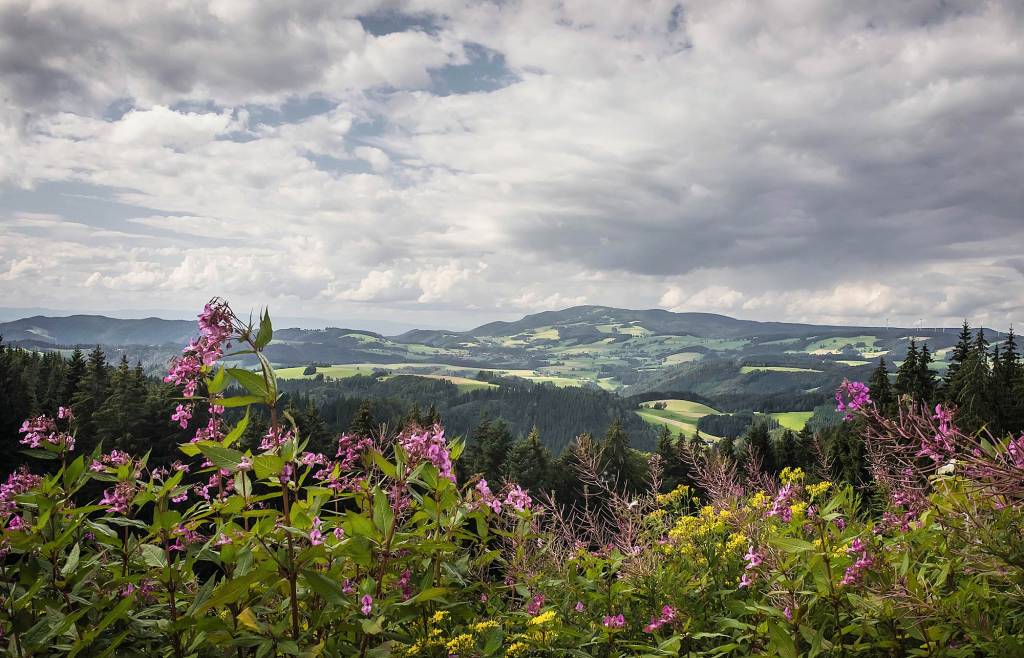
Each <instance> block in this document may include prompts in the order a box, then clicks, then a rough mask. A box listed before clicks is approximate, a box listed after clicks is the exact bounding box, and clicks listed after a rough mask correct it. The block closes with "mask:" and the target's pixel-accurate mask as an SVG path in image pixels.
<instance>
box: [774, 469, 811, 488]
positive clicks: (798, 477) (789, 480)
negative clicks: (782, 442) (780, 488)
mask: <svg viewBox="0 0 1024 658" xmlns="http://www.w3.org/2000/svg"><path fill="white" fill-rule="evenodd" d="M805 477H807V476H806V475H805V474H804V469H802V468H799V467H797V468H790V467H789V466H787V467H786V468H784V469H782V472H781V473H779V480H781V481H782V484H797V483H800V482H803V481H804V478H805Z"/></svg>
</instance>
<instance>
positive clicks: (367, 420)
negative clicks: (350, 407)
mask: <svg viewBox="0 0 1024 658" xmlns="http://www.w3.org/2000/svg"><path fill="white" fill-rule="evenodd" d="M378 429H379V427H378V426H377V421H376V420H375V419H374V417H373V404H372V403H371V402H370V400H363V402H362V403H361V404H360V405H359V411H357V412H356V417H355V418H354V419H353V420H352V424H351V425H349V427H348V432H349V434H352V435H354V436H360V437H367V438H369V437H373V436H376V434H377V431H378Z"/></svg>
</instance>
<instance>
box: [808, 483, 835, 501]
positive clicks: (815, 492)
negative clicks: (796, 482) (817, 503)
mask: <svg viewBox="0 0 1024 658" xmlns="http://www.w3.org/2000/svg"><path fill="white" fill-rule="evenodd" d="M831 488H832V483H831V482H829V481H828V480H825V481H824V482H818V483H817V484H809V485H807V493H808V494H809V495H810V497H811V498H817V497H818V496H821V495H824V494H826V493H828V490H829V489H831Z"/></svg>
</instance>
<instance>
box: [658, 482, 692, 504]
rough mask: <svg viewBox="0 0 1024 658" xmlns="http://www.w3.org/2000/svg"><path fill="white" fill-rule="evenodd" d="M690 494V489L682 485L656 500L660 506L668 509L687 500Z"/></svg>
mask: <svg viewBox="0 0 1024 658" xmlns="http://www.w3.org/2000/svg"><path fill="white" fill-rule="evenodd" d="M689 493H690V487H688V486H686V485H685V484H681V485H679V486H678V487H676V488H675V489H673V490H672V491H670V492H668V493H667V494H662V495H660V496H658V497H657V498H656V499H655V500H656V502H657V503H658V505H661V506H662V507H668V506H669V505H674V504H675V503H678V502H680V501H682V500H685V498H686V496H687V494H689Z"/></svg>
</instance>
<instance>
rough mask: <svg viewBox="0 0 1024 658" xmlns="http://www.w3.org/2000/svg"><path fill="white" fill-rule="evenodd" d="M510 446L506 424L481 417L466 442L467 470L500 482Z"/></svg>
mask: <svg viewBox="0 0 1024 658" xmlns="http://www.w3.org/2000/svg"><path fill="white" fill-rule="evenodd" d="M511 447H512V433H511V432H509V429H508V425H506V424H505V423H504V422H503V421H501V420H498V421H495V422H491V420H490V419H488V418H483V419H482V420H481V421H480V424H479V425H477V427H476V429H475V430H473V435H472V436H471V437H470V440H469V442H468V443H467V444H466V451H465V457H464V461H465V462H466V464H465V467H466V469H467V472H468V473H470V474H475V473H479V474H481V475H483V477H484V478H485V479H486V480H487V481H488V482H495V483H497V482H501V480H502V475H503V474H504V471H505V467H506V464H507V462H508V456H509V450H510V449H511Z"/></svg>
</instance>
